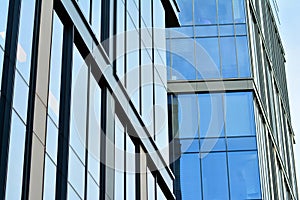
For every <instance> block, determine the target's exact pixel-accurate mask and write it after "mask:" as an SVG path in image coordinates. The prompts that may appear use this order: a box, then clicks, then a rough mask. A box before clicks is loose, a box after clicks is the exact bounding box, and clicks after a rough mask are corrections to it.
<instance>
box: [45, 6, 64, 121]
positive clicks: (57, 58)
mask: <svg viewBox="0 0 300 200" xmlns="http://www.w3.org/2000/svg"><path fill="white" fill-rule="evenodd" d="M62 42H63V24H62V23H61V21H60V19H59V18H58V16H57V14H56V12H54V14H53V31H52V43H51V61H50V62H51V64H50V84H49V96H48V113H49V115H50V116H51V118H52V119H53V120H54V122H55V124H56V125H58V115H59V102H60V79H61V62H62Z"/></svg>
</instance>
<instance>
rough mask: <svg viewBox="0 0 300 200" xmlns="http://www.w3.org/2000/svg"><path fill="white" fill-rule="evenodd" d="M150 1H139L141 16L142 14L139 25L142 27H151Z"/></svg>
mask: <svg viewBox="0 0 300 200" xmlns="http://www.w3.org/2000/svg"><path fill="white" fill-rule="evenodd" d="M151 2H152V1H140V3H141V16H142V20H143V21H142V23H141V26H142V28H145V27H148V28H150V27H152V18H151V16H152V15H151V8H152V5H151Z"/></svg>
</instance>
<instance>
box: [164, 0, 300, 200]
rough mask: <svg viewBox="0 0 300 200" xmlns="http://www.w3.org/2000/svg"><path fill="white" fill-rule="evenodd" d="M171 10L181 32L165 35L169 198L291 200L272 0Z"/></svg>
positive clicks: (185, 3)
mask: <svg viewBox="0 0 300 200" xmlns="http://www.w3.org/2000/svg"><path fill="white" fill-rule="evenodd" d="M177 3H178V5H179V9H180V10H181V12H180V13H179V21H180V24H181V27H180V28H172V29H169V32H168V34H167V38H168V40H167V48H168V49H169V53H168V57H167V61H168V66H169V68H168V91H169V97H168V100H169V119H172V121H171V122H170V123H169V124H170V133H171V135H172V138H171V139H174V141H175V142H174V146H173V148H172V149H174V150H173V151H171V152H172V154H173V155H171V158H172V156H173V157H178V155H177V153H178V152H181V156H179V157H180V159H179V160H177V161H176V162H174V163H173V164H172V165H171V168H172V170H173V172H174V174H175V183H174V192H175V195H176V197H177V199H209V200H210V199H298V196H297V183H296V175H295V163H294V153H293V143H294V133H293V130H292V126H291V119H290V111H289V102H288V94H287V86H286V77H285V68H284V67H285V66H284V62H285V58H284V50H283V48H282V44H281V41H280V36H279V34H278V29H277V25H276V19H274V16H275V15H274V14H273V10H272V5H271V4H272V3H273V2H271V1H260V0H250V1H244V0H209V1H206V0H178V1H177ZM186 80H187V81H186ZM177 141H179V142H177ZM178 149H179V150H178Z"/></svg>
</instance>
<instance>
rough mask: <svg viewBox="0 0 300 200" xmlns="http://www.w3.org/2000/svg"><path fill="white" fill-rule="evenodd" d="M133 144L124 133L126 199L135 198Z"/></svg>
mask: <svg viewBox="0 0 300 200" xmlns="http://www.w3.org/2000/svg"><path fill="white" fill-rule="evenodd" d="M135 173H136V170H135V145H134V143H133V142H132V140H131V138H130V137H129V135H128V134H126V199H131V200H134V199H136V198H135V192H136V191H135V187H136V183H135V178H136V177H135Z"/></svg>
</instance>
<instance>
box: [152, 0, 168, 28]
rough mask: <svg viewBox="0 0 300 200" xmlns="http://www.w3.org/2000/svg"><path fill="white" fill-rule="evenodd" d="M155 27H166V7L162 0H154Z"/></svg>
mask: <svg viewBox="0 0 300 200" xmlns="http://www.w3.org/2000/svg"><path fill="white" fill-rule="evenodd" d="M153 13H154V14H153V27H156V28H165V14H166V13H165V9H164V7H163V4H162V2H161V1H160V0H153Z"/></svg>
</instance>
